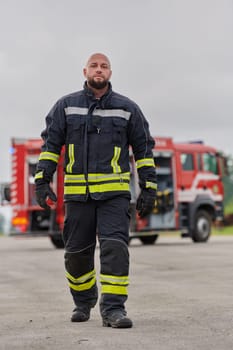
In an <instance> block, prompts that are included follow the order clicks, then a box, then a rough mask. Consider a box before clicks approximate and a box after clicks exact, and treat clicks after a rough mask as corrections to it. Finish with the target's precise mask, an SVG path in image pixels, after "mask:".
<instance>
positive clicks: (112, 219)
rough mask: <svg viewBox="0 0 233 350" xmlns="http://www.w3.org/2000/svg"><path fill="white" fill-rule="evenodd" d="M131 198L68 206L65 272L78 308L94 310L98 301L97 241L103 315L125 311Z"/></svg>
mask: <svg viewBox="0 0 233 350" xmlns="http://www.w3.org/2000/svg"><path fill="white" fill-rule="evenodd" d="M129 202H130V200H129V198H125V197H120V196H119V197H115V198H112V199H108V200H104V201H97V200H93V199H91V198H88V200H87V201H86V202H74V201H73V202H67V203H65V222H64V230H63V240H64V244H65V269H66V278H67V280H68V284H69V288H70V292H71V294H72V296H73V300H74V303H75V305H76V306H80V307H87V308H91V307H94V306H95V304H96V302H97V299H98V289H97V283H96V270H95V248H96V238H97V237H98V240H99V251H100V284H101V298H100V312H101V315H102V316H106V315H107V314H109V313H110V312H112V311H113V310H116V309H117V310H119V309H120V310H122V311H123V312H125V306H124V304H125V302H126V300H127V286H128V283H129V281H128V275H129V252H128V240H129V221H130V214H129Z"/></svg>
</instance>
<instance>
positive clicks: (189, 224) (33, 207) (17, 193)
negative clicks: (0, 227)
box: [10, 137, 226, 248]
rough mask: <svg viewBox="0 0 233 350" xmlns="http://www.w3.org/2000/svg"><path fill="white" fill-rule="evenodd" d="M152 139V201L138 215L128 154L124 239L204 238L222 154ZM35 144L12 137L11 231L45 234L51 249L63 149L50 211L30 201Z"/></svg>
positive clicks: (215, 212) (57, 228) (216, 213)
mask: <svg viewBox="0 0 233 350" xmlns="http://www.w3.org/2000/svg"><path fill="white" fill-rule="evenodd" d="M155 142H156V146H155V148H154V150H153V154H154V159H155V164H156V169H157V180H158V192H157V199H156V201H155V206H154V210H153V212H152V213H151V214H150V215H148V216H147V217H146V218H143V219H141V218H140V217H138V215H137V211H136V200H137V197H138V195H139V192H140V188H139V186H138V175H137V170H136V165H135V162H134V159H133V155H132V154H130V166H131V179H130V188H131V195H132V199H131V208H130V210H131V221H130V240H131V239H133V238H139V239H140V240H141V242H142V243H143V244H154V243H155V241H156V240H157V238H158V236H159V235H160V234H162V233H163V232H165V231H169V232H170V231H180V233H181V236H182V237H190V238H191V239H192V240H193V242H206V241H208V239H209V237H210V234H211V228H212V224H213V223H214V222H218V221H222V220H223V198H224V188H223V182H222V178H223V176H224V175H225V172H226V160H225V158H224V156H223V155H222V154H221V153H219V152H218V151H217V150H216V149H215V148H213V147H210V146H207V145H205V144H204V143H203V142H185V143H178V142H174V141H173V139H172V138H170V137H155ZM41 145H42V141H41V139H17V138H13V139H12V147H11V153H12V182H11V185H10V203H11V206H12V212H13V214H12V234H14V235H34V236H35V235H47V236H49V237H50V239H51V241H52V243H53V245H54V246H55V247H57V248H62V247H63V240H62V234H61V232H62V229H63V220H64V204H63V167H64V166H63V163H64V150H63V152H62V153H61V156H60V160H59V162H58V166H57V171H56V173H55V175H54V178H53V183H52V184H51V185H52V187H53V190H54V192H55V193H56V194H57V202H56V204H52V207H51V210H44V209H42V208H40V207H39V206H38V204H37V203H36V199H35V185H34V174H35V170H36V164H37V162H38V157H39V154H40V150H41Z"/></svg>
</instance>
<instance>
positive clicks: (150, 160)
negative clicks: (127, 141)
mask: <svg viewBox="0 0 233 350" xmlns="http://www.w3.org/2000/svg"><path fill="white" fill-rule="evenodd" d="M143 166H152V167H155V161H154V158H143V159H139V160H137V161H136V167H137V169H139V168H142V167H143Z"/></svg>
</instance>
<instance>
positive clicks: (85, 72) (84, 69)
mask: <svg viewBox="0 0 233 350" xmlns="http://www.w3.org/2000/svg"><path fill="white" fill-rule="evenodd" d="M83 75H84V77H85V78H86V76H87V70H86V68H83Z"/></svg>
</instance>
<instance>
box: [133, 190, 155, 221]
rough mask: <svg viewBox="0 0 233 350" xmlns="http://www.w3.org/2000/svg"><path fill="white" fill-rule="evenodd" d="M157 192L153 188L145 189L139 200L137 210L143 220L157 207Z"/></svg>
mask: <svg viewBox="0 0 233 350" xmlns="http://www.w3.org/2000/svg"><path fill="white" fill-rule="evenodd" d="M155 200H156V191H155V190H153V189H152V188H143V189H142V190H141V193H140V195H139V197H138V199H137V204H136V209H137V210H138V215H139V216H140V217H141V218H144V217H145V216H147V215H149V214H150V213H151V212H152V210H153V208H154V205H155Z"/></svg>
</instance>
